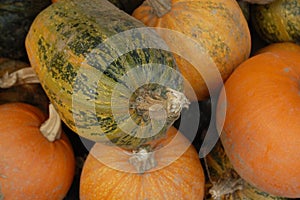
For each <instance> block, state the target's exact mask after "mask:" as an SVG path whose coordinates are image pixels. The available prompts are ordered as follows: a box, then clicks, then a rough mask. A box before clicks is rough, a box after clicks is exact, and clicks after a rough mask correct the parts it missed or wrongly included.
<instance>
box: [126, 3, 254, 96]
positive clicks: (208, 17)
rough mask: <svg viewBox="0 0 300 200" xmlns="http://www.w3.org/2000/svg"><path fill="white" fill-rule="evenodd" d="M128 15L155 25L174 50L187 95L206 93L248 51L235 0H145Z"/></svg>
mask: <svg viewBox="0 0 300 200" xmlns="http://www.w3.org/2000/svg"><path fill="white" fill-rule="evenodd" d="M132 16H133V17H135V18H137V19H138V20H140V21H142V22H143V23H144V24H145V25H147V26H149V27H154V28H156V30H157V32H158V33H159V34H160V35H161V37H162V38H163V39H164V40H165V41H166V43H167V44H168V46H169V47H170V50H171V51H172V52H174V55H175V59H176V62H177V64H178V67H179V69H180V71H181V73H182V75H183V76H184V78H185V79H186V81H185V85H186V87H185V90H186V96H187V97H188V98H189V99H190V100H192V101H193V100H203V99H206V98H208V97H209V92H211V91H214V90H216V88H218V87H219V86H220V85H221V84H222V82H223V81H222V79H223V80H225V79H227V78H228V77H229V75H230V74H231V73H232V71H233V69H234V68H235V67H237V66H238V65H239V64H240V63H241V62H243V61H244V60H246V59H247V58H248V57H249V55H250V50H251V38H250V32H249V28H248V24H247V21H246V19H245V17H244V15H243V12H242V10H241V8H240V7H239V4H238V3H237V2H236V0H226V1H224V0H214V1H212V0H192V1H191V0H172V1H171V0H148V1H147V0H146V1H145V2H144V3H143V4H142V5H141V6H139V7H138V8H137V9H136V10H134V12H133V14H132ZM214 69H215V70H216V71H214ZM216 73H217V75H216ZM220 75H221V77H220V78H218V77H217V76H220ZM207 84H209V85H207ZM189 86H191V87H189ZM190 88H192V89H190ZM208 88H209V89H211V90H208ZM195 94H196V95H195Z"/></svg>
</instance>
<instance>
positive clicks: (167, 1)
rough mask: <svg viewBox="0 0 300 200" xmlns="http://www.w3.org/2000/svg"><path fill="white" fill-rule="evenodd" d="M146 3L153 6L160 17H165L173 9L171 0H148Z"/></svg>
mask: <svg viewBox="0 0 300 200" xmlns="http://www.w3.org/2000/svg"><path fill="white" fill-rule="evenodd" d="M145 2H146V3H147V4H149V5H150V6H151V8H152V10H153V12H154V13H155V15H156V16H158V17H162V16H164V15H165V14H167V13H168V12H169V11H170V10H171V8H172V6H171V4H172V2H171V0H146V1H145Z"/></svg>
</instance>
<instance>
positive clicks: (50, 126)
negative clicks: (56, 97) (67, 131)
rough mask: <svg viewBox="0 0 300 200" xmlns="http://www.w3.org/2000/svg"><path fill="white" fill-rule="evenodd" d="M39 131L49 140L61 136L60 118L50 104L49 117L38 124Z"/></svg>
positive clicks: (51, 140)
mask: <svg viewBox="0 0 300 200" xmlns="http://www.w3.org/2000/svg"><path fill="white" fill-rule="evenodd" d="M40 131H41V133H42V134H43V135H44V136H45V137H46V138H47V139H48V140H49V141H50V142H53V141H54V140H56V139H59V138H60V136H61V132H62V128H61V119H60V117H59V115H58V113H57V112H56V110H55V108H54V106H53V105H52V104H49V118H48V119H47V120H46V121H45V122H44V123H43V124H42V125H41V126H40Z"/></svg>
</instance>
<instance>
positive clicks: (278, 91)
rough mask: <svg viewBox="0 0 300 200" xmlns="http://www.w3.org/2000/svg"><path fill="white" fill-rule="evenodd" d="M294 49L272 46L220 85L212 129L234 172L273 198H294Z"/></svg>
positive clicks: (299, 98)
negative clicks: (215, 129) (223, 108)
mask: <svg viewBox="0 0 300 200" xmlns="http://www.w3.org/2000/svg"><path fill="white" fill-rule="evenodd" d="M299 83H300V46H297V45H296V44H293V43H281V44H272V46H268V47H266V48H264V49H262V50H261V51H260V53H259V54H257V55H255V56H253V57H252V58H250V59H248V60H247V61H245V62H244V63H242V64H241V65H240V66H239V67H238V68H237V69H236V70H235V71H234V72H233V74H232V75H231V76H230V77H229V79H228V80H227V81H226V83H225V87H224V90H222V92H223V93H224V92H226V96H227V105H225V104H224V98H223V97H224V95H221V96H222V98H220V99H219V102H218V108H221V106H226V107H227V108H226V113H222V112H217V121H218V120H219V119H222V118H223V119H224V117H225V123H224V127H223V128H222V127H218V129H219V130H220V131H222V134H221V141H222V144H223V145H224V149H225V152H226V154H227V155H228V157H229V159H230V161H231V163H232V165H233V167H234V169H235V170H236V171H237V172H238V174H239V175H240V176H241V177H242V178H244V179H245V180H246V181H247V182H249V183H251V184H253V185H254V186H256V187H257V188H259V189H261V190H263V191H265V192H267V193H269V194H273V195H276V196H284V197H289V198H299V197H300V153H299V146H300V123H299V122H300V90H299Z"/></svg>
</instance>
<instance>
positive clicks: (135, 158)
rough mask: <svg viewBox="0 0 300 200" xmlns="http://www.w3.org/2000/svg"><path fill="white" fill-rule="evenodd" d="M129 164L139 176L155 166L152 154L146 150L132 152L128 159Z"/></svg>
mask: <svg viewBox="0 0 300 200" xmlns="http://www.w3.org/2000/svg"><path fill="white" fill-rule="evenodd" d="M129 163H130V164H132V165H133V166H134V167H135V169H136V170H137V172H138V173H139V174H143V173H144V172H145V171H148V170H150V169H152V168H154V167H156V165H157V163H156V160H155V158H154V152H151V151H148V150H147V149H146V148H140V149H139V150H137V151H133V154H132V156H131V157H130V158H129Z"/></svg>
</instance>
